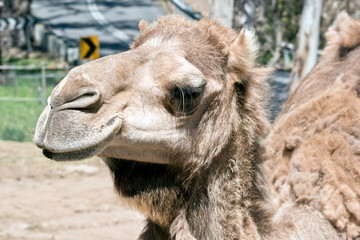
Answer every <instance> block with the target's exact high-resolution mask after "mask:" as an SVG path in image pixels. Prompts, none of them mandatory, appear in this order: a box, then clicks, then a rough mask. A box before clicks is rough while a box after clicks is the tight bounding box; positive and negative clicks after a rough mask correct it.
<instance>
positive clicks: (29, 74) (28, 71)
mask: <svg viewBox="0 0 360 240" xmlns="http://www.w3.org/2000/svg"><path fill="white" fill-rule="evenodd" d="M59 71H62V72H61V73H59ZM68 71H69V68H53V67H47V66H46V65H45V63H42V64H41V67H39V66H35V65H27V66H14V65H0V78H1V79H2V80H3V82H2V83H1V79H0V86H5V85H14V88H16V87H17V85H18V84H17V82H18V81H19V79H22V80H25V81H34V82H35V83H34V85H33V87H35V88H36V90H35V91H36V92H37V94H36V95H37V96H34V97H29V96H18V94H16V95H17V96H1V94H0V101H16V102H21V101H25V102H26V101H40V102H41V103H42V104H43V105H44V106H45V105H46V104H47V85H48V81H49V80H50V79H58V80H61V79H62V78H63V77H64V76H65V75H66V73H67V72H68ZM9 82H11V83H9ZM6 95H7V94H6Z"/></svg>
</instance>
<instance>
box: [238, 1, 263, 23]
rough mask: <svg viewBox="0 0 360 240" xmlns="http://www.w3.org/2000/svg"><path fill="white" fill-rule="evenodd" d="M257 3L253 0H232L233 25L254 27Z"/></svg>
mask: <svg viewBox="0 0 360 240" xmlns="http://www.w3.org/2000/svg"><path fill="white" fill-rule="evenodd" d="M257 5H258V1H255V0H234V19H233V21H234V22H233V27H234V28H243V27H245V28H247V29H254V28H255V20H256V7H257Z"/></svg>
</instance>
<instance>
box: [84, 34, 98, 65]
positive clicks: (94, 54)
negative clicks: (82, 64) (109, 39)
mask: <svg viewBox="0 0 360 240" xmlns="http://www.w3.org/2000/svg"><path fill="white" fill-rule="evenodd" d="M99 57H100V45H99V39H98V36H89V37H82V38H80V59H81V60H93V59H97V58H99Z"/></svg>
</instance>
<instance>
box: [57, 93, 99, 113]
mask: <svg viewBox="0 0 360 240" xmlns="http://www.w3.org/2000/svg"><path fill="white" fill-rule="evenodd" d="M53 102H54V103H55V104H54V105H53V104H51V107H52V108H56V109H57V110H63V109H70V108H72V109H90V108H95V107H97V106H98V105H99V104H100V103H101V94H100V91H99V90H97V89H88V88H84V89H81V90H80V91H78V94H77V95H73V96H72V97H67V98H66V99H63V100H62V104H59V103H58V102H57V101H56V99H55V101H53Z"/></svg>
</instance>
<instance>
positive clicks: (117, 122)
mask: <svg viewBox="0 0 360 240" xmlns="http://www.w3.org/2000/svg"><path fill="white" fill-rule="evenodd" d="M139 27H140V30H141V34H140V36H139V37H138V38H137V39H136V40H135V42H134V43H133V44H132V46H131V49H130V50H129V51H127V52H123V53H119V54H116V55H111V56H107V57H104V58H101V59H98V60H95V61H92V62H89V63H86V64H83V65H81V66H78V67H76V68H74V69H72V70H71V71H70V72H69V73H68V75H67V76H66V77H65V78H64V79H63V80H62V81H61V82H60V83H59V84H58V85H57V86H56V87H55V88H54V89H53V91H52V93H51V95H50V97H49V98H48V106H47V107H46V108H45V110H44V111H43V113H42V114H41V116H40V117H39V120H38V123H37V126H36V132H35V137H34V141H35V143H36V145H37V146H38V147H39V148H41V149H43V153H44V155H45V156H46V157H48V158H51V159H54V160H60V161H62V160H80V159H85V158H88V157H91V156H94V155H98V156H100V157H103V158H116V159H125V160H135V161H141V162H151V163H160V164H175V163H178V162H181V161H183V160H184V159H190V160H189V161H191V157H192V156H196V157H197V158H208V157H209V156H215V155H216V154H218V152H219V151H220V150H221V148H222V146H224V145H226V144H227V143H228V141H229V138H231V136H232V135H233V131H237V130H239V129H240V127H241V124H243V123H248V122H251V124H248V125H247V128H249V129H248V130H247V131H246V132H249V133H250V136H249V138H251V139H254V138H256V137H257V135H259V134H261V132H262V131H263V129H264V126H265V123H264V122H265V121H262V120H261V119H262V118H263V119H265V114H259V112H260V113H261V112H262V106H261V105H262V102H263V101H262V100H261V98H262V97H263V96H260V95H261V94H259V92H258V91H259V89H260V88H259V86H262V83H260V76H263V75H265V74H266V71H265V70H263V69H260V68H257V67H256V66H255V63H254V62H255V58H256V45H255V40H254V37H253V34H252V33H250V32H249V31H242V32H241V33H240V34H236V33H235V32H234V31H232V30H230V29H226V28H223V27H221V26H219V25H218V24H216V23H214V22H212V21H210V20H203V21H200V22H196V23H188V22H186V21H185V20H183V19H182V18H181V17H177V16H167V17H164V18H162V19H160V20H159V21H158V22H156V23H154V24H152V25H147V23H146V22H144V21H142V22H140V24H139ZM259 99H260V100H259ZM249 118H252V119H254V118H256V119H260V120H257V121H250V120H249Z"/></svg>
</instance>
